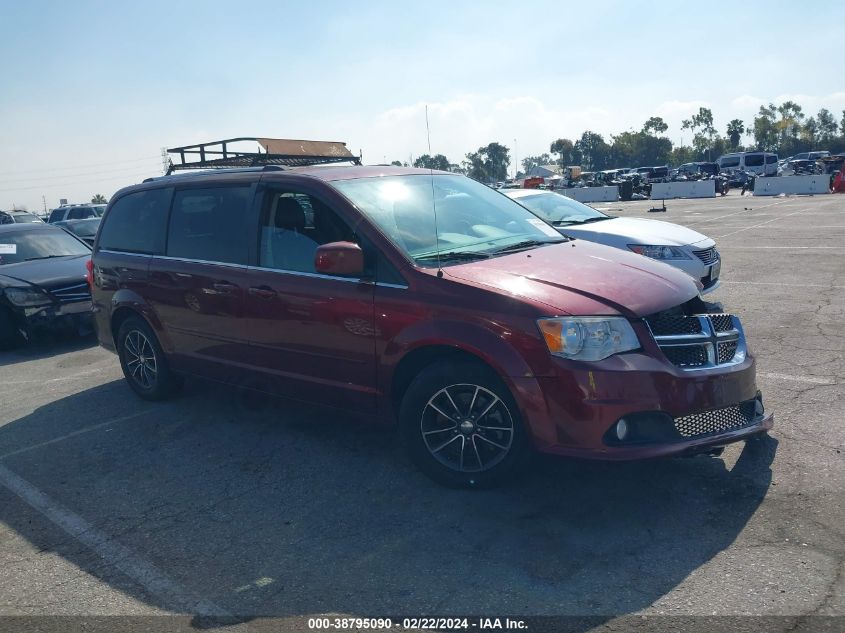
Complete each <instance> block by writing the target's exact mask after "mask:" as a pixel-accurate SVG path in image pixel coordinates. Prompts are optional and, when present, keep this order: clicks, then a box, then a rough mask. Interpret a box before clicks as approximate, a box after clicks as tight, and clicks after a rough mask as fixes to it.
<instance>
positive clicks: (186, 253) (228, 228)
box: [167, 186, 252, 265]
mask: <svg viewBox="0 0 845 633" xmlns="http://www.w3.org/2000/svg"><path fill="white" fill-rule="evenodd" d="M251 200H252V188H251V187H249V186H246V187H243V186H242V187H213V188H208V189H186V190H182V191H177V192H176V194H175V195H174V196H173V208H172V210H171V212H170V227H169V229H168V232H167V256H168V257H179V258H184V259H197V260H202V261H208V262H223V263H227V264H244V265H245V264H246V263H247V224H248V223H247V220H246V214H247V211H248V209H249V204H250V202H251Z"/></svg>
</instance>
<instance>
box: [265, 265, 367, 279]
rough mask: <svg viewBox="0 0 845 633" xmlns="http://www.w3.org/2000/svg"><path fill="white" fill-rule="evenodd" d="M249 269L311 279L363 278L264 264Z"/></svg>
mask: <svg viewBox="0 0 845 633" xmlns="http://www.w3.org/2000/svg"><path fill="white" fill-rule="evenodd" d="M249 269H250V270H261V271H264V272H268V273H279V274H281V275H295V276H297V277H310V278H312V279H332V280H334V281H351V282H353V283H362V282H364V281H365V280H364V279H362V278H361V277H341V276H339V275H324V274H322V273H307V272H305V271H302V270H286V269H284V268H267V267H265V266H250V267H249Z"/></svg>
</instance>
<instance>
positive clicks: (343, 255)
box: [314, 242, 364, 277]
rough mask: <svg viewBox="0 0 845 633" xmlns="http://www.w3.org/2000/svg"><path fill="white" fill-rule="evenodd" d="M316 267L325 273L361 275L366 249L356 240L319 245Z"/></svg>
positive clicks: (346, 275)
mask: <svg viewBox="0 0 845 633" xmlns="http://www.w3.org/2000/svg"><path fill="white" fill-rule="evenodd" d="M314 269H315V270H316V271H317V272H318V273H321V274H323V275H341V276H344V277H360V276H361V275H363V274H364V251H362V250H361V247H360V246H358V245H357V244H355V243H354V242H329V243H328V244H323V245H322V246H319V247H317V254H316V255H315V257H314Z"/></svg>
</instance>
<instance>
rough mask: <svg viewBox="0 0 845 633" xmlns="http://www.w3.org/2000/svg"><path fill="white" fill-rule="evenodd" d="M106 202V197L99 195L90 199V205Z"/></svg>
mask: <svg viewBox="0 0 845 633" xmlns="http://www.w3.org/2000/svg"><path fill="white" fill-rule="evenodd" d="M107 202H108V200H106V197H105V196H104V195H103V194H101V193H98V194H96V195H95V196H94V197H93V198H91V204H106V203H107Z"/></svg>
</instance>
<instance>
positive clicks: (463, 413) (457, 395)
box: [399, 361, 530, 488]
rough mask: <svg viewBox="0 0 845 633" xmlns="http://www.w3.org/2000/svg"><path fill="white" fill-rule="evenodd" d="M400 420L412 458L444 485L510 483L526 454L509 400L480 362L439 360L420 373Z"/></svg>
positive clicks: (519, 423) (517, 418)
mask: <svg viewBox="0 0 845 633" xmlns="http://www.w3.org/2000/svg"><path fill="white" fill-rule="evenodd" d="M399 419H400V425H401V433H402V440H403V443H404V445H405V449H406V452H407V453H408V455H409V457H410V458H411V460H412V461H413V462H414V463H415V464H416V465H417V466H418V467H419V468H420V470H422V471H423V472H424V473H425V474H426V475H428V476H429V477H431V478H432V479H434V480H435V481H437V482H438V483H441V484H443V485H446V486H449V487H454V488H473V487H489V486H492V485H495V484H498V483H501V482H503V481H505V480H508V479H512V478H513V477H514V476H515V475H516V474H517V473H518V472H519V471H520V470H521V468H522V467H523V466H524V465H525V463H526V461H527V459H526V458H527V456H528V454H529V453H530V447H529V443H528V438H527V437H526V434H525V430H524V428H523V426H522V421H521V419H520V415H519V410H518V407H517V406H516V402H515V401H514V399H513V396H512V395H511V393H510V391H509V390H508V388H507V386H506V385H505V384H504V382H502V380H501V379H500V378H499V377H498V376H497V375H496V374H495V372H493V371H492V370H490V369H489V368H487V367H486V366H484V365H482V364H481V363H476V362H472V361H458V362H447V361H442V362H439V363H435V364H433V365H430V366H429V367H426V368H425V369H423V370H422V371H421V372H420V373H419V375H418V376H417V377H416V378H415V379H414V381H413V382H412V383H411V385H410V386H409V387H408V390H407V391H406V392H405V396H404V397H403V399H402V405H401V408H400V412H399Z"/></svg>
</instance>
